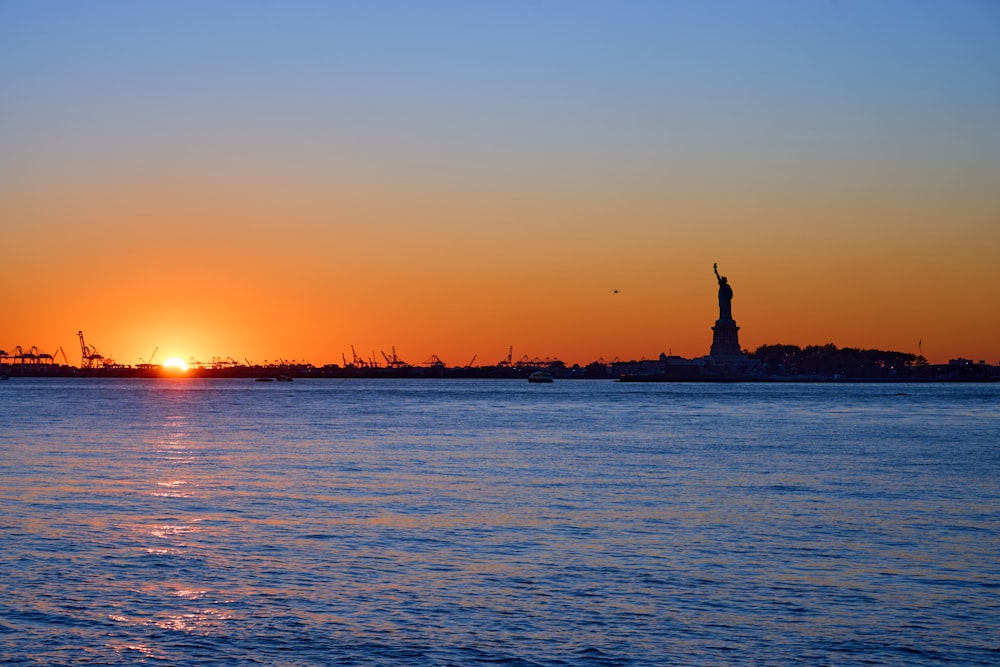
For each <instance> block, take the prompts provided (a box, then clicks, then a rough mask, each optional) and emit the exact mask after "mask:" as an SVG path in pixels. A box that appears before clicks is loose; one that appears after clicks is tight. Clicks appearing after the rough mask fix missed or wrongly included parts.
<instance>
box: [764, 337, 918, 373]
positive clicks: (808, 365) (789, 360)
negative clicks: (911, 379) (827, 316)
mask: <svg viewBox="0 0 1000 667" xmlns="http://www.w3.org/2000/svg"><path fill="white" fill-rule="evenodd" d="M752 356H753V357H755V358H757V359H759V360H760V361H761V362H763V363H764V365H765V366H766V368H767V372H768V373H770V374H772V375H807V376H842V377H853V378H887V377H906V376H909V375H913V374H914V373H915V371H916V369H918V368H921V367H926V366H927V360H926V359H925V358H924V357H923V356H919V355H916V354H910V353H908V352H894V351H891V350H860V349H858V348H853V347H844V348H839V347H837V346H836V345H834V344H832V343H828V344H826V345H809V346H807V347H799V346H798V345H761V346H760V347H758V348H757V350H756V351H755V352H754V353H753V355H752Z"/></svg>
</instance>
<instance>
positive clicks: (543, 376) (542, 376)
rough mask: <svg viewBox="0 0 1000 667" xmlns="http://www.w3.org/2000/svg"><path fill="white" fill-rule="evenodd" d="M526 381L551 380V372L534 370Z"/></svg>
mask: <svg viewBox="0 0 1000 667" xmlns="http://www.w3.org/2000/svg"><path fill="white" fill-rule="evenodd" d="M528 382H552V373H550V372H548V371H535V372H534V373H532V374H531V375H529V376H528Z"/></svg>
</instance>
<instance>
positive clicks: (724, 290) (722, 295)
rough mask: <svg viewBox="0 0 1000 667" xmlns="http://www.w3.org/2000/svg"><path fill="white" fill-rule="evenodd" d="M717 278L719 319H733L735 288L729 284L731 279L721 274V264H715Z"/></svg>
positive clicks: (728, 320)
mask: <svg viewBox="0 0 1000 667" xmlns="http://www.w3.org/2000/svg"><path fill="white" fill-rule="evenodd" d="M712 269H713V270H714V271H715V278H716V280H718V281H719V320H720V321H722V322H732V321H733V288H732V287H730V286H729V281H728V280H726V277H725V276H720V275H719V265H718V264H713V265H712Z"/></svg>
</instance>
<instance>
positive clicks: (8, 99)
mask: <svg viewBox="0 0 1000 667" xmlns="http://www.w3.org/2000/svg"><path fill="white" fill-rule="evenodd" d="M0 244H2V245H0V247H2V248H3V259H2V261H0V298H2V299H3V305H2V307H0V349H5V350H7V351H8V352H10V351H12V350H14V348H15V346H18V345H20V346H22V347H23V348H25V349H27V348H29V347H31V346H37V347H38V348H39V350H40V351H42V352H48V353H55V352H57V350H58V349H59V348H62V350H63V351H64V352H65V354H66V357H67V358H68V359H69V361H70V363H71V364H73V365H78V364H79V363H80V348H79V343H78V341H77V336H76V332H77V331H78V330H83V331H84V333H85V335H86V337H87V342H88V344H90V345H92V346H94V347H95V348H96V349H97V350H99V351H100V352H101V353H102V354H104V355H105V356H108V357H113V358H114V359H115V360H116V361H118V362H120V363H126V364H136V363H140V362H141V361H148V360H150V356H151V355H152V354H153V351H154V350H156V355H155V358H154V359H153V360H154V361H157V362H159V361H163V360H164V359H165V358H167V357H170V356H177V357H180V358H182V359H185V360H189V359H195V360H199V361H203V362H209V361H211V360H212V359H216V358H219V359H225V358H232V359H235V360H238V361H241V362H243V361H250V362H253V363H265V362H267V363H270V362H274V361H278V360H284V361H300V362H308V363H313V364H316V365H322V364H327V363H338V364H339V363H342V360H343V358H344V356H346V358H347V359H348V361H350V359H351V356H352V352H351V346H352V345H353V346H354V347H355V350H356V351H357V354H358V355H359V356H361V357H364V358H369V357H372V356H375V357H376V358H379V359H380V358H381V351H385V352H387V353H389V354H391V350H392V348H393V347H395V349H396V351H397V354H398V356H399V357H400V358H401V359H403V360H405V361H407V362H409V363H413V364H419V363H422V362H424V361H426V360H428V359H429V358H430V357H431V356H432V355H437V356H438V357H439V358H440V359H442V360H443V361H445V362H446V363H448V364H449V365H455V366H460V365H466V364H468V363H470V361H471V360H472V359H473V358H474V357H475V360H476V361H475V363H476V364H477V365H488V364H493V363H496V362H497V361H500V360H501V359H503V358H505V357H506V356H507V354H508V350H509V349H510V348H511V347H512V348H513V357H514V358H515V359H519V358H521V357H522V356H527V357H529V358H558V359H561V360H563V361H565V362H567V363H580V364H586V363H589V362H591V361H595V360H598V359H604V360H612V359H614V358H619V359H623V360H627V359H642V358H655V357H657V356H658V355H659V354H660V353H661V352H666V353H668V354H675V355H681V356H686V357H692V358H693V357H699V356H702V355H705V354H707V353H708V349H709V347H710V345H711V340H712V331H711V327H712V325H713V324H714V322H715V319H716V318H717V317H718V302H717V297H716V292H717V283H716V279H715V276H714V274H713V271H712V266H713V264H714V263H718V265H719V271H720V273H722V274H723V275H725V276H727V277H728V279H729V281H730V284H731V285H732V286H733V290H734V293H735V296H734V299H733V316H734V318H735V319H736V321H737V323H738V324H739V326H740V342H741V344H742V346H743V347H744V348H747V349H749V350H751V351H752V350H754V349H756V347H758V346H760V345H764V344H777V343H783V344H795V345H801V346H805V345H817V344H818V345H822V344H827V343H833V344H835V345H838V346H840V347H860V348H866V349H867V348H878V349H890V350H897V351H902V352H911V353H914V354H916V353H918V352H922V353H923V354H924V355H925V356H926V357H927V358H928V359H929V360H930V361H931V362H932V363H944V362H947V361H948V360H949V359H951V358H955V357H965V358H970V359H973V360H975V361H978V360H986V361H987V363H993V364H995V363H1000V334H998V332H1000V307H998V306H1000V276H998V269H1000V262H998V251H1000V2H996V1H995V0H959V1H955V0H940V1H931V0H898V1H893V0H857V1H851V0H815V1H801V0H773V1H768V2H743V1H737V0H732V1H724V0H703V1H694V0H692V1H681V0H650V1H639V0H623V1H616V2H611V1H601V2H596V1H590V0H503V1H500V0H497V1H491V0H482V1H477V2H468V1H459V0H455V1H450V2H449V1H440V0H427V1H422V2H410V1H404V0H399V1H391V0H371V1H369V2H338V1H336V0H328V1H322V2H320V1H317V2H307V1H299V2H295V1H292V2H277V1H274V2H262V1H254V0H243V1H239V2H237V1H225V0H199V1H187V0H174V1H171V2H161V1H158V0H150V1H147V2H132V1H126V0H119V1H112V0H93V1H90V2H69V1H65V2H60V1H54V0H53V1H49V0H0ZM58 359H59V361H62V355H59V357H58Z"/></svg>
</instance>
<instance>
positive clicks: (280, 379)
mask: <svg viewBox="0 0 1000 667" xmlns="http://www.w3.org/2000/svg"><path fill="white" fill-rule="evenodd" d="M274 379H275V380H277V381H278V382H291V381H292V376H291V375H279V376H278V377H276V378H274Z"/></svg>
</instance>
